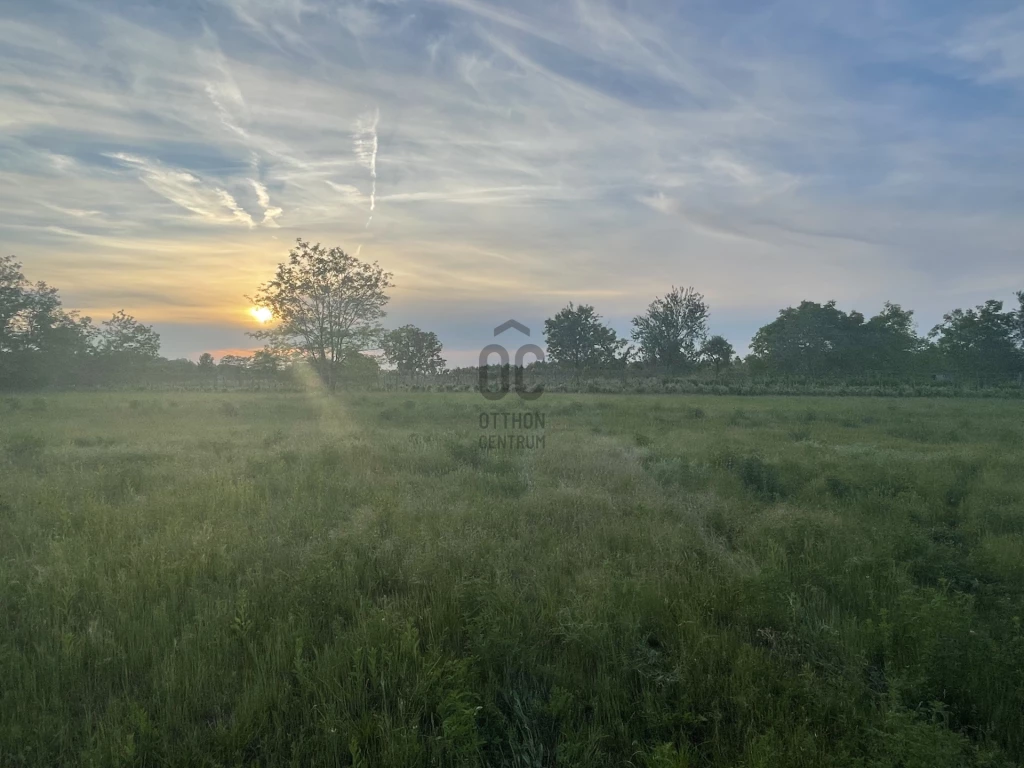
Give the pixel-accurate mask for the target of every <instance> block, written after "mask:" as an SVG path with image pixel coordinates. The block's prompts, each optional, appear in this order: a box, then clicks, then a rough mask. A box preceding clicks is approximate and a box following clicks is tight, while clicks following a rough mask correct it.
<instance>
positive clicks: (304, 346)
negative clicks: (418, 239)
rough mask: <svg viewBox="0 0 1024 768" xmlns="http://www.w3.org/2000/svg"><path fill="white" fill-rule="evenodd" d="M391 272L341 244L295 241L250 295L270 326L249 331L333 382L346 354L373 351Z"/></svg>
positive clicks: (386, 300)
mask: <svg viewBox="0 0 1024 768" xmlns="http://www.w3.org/2000/svg"><path fill="white" fill-rule="evenodd" d="M392 285H393V284H392V282H391V274H390V273H389V272H385V271H384V270H383V269H381V268H380V267H379V266H378V265H377V263H376V262H374V263H373V264H367V263H365V262H362V261H360V260H359V259H357V258H355V257H353V256H349V255H348V254H346V253H345V252H344V251H342V250H341V248H330V249H328V248H325V247H324V246H322V245H320V244H319V243H317V244H316V245H312V244H310V243H308V242H305V241H303V240H302V239H299V240H297V241H296V245H295V247H294V248H292V250H291V252H290V253H289V254H288V260H287V261H285V262H283V263H281V264H279V265H278V266H277V271H276V273H275V275H274V279H272V280H270V281H269V282H267V283H264V284H263V285H261V286H260V287H259V289H258V290H257V292H256V296H255V297H253V298H252V299H250V300H251V301H252V302H253V303H254V304H255V305H256V306H258V307H266V308H267V309H269V310H270V311H271V312H272V313H273V317H274V319H275V320H276V321H277V324H276V326H275V327H273V328H269V329H266V330H261V331H258V332H256V333H252V334H250V335H251V336H254V337H256V338H259V339H267V340H270V341H271V342H272V343H273V344H275V345H277V346H278V347H281V348H287V349H291V350H294V351H296V352H298V353H299V354H301V355H302V356H304V357H306V358H308V359H309V360H310V362H312V363H313V365H314V366H315V367H316V368H317V369H318V370H319V372H320V375H321V376H322V377H323V378H324V380H325V381H326V382H327V383H328V385H329V386H331V387H333V386H334V374H335V368H336V367H337V366H339V365H341V364H342V363H344V362H345V360H346V358H348V357H350V356H351V355H353V354H358V353H360V352H361V351H364V350H368V349H374V348H375V347H376V339H377V338H378V337H379V335H380V332H381V328H380V326H379V325H378V322H377V321H379V320H380V319H381V318H382V317H384V306H385V305H386V304H387V302H388V296H387V294H386V293H385V291H386V290H387V289H388V288H390V287H391V286H392Z"/></svg>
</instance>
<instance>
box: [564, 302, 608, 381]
mask: <svg viewBox="0 0 1024 768" xmlns="http://www.w3.org/2000/svg"><path fill="white" fill-rule="evenodd" d="M544 339H545V342H546V343H547V348H548V351H547V353H548V357H549V358H550V360H551V361H552V362H554V363H560V364H562V365H566V366H569V367H571V368H572V369H573V370H574V371H576V372H577V373H578V372H580V371H581V370H584V369H587V368H596V367H600V366H605V365H614V364H616V363H617V362H618V361H619V359H620V358H619V357H618V355H617V354H616V353H617V352H618V351H619V350H621V349H622V347H624V346H625V345H626V340H625V339H620V338H619V337H618V335H617V334H616V333H615V331H614V330H613V329H612V328H609V327H608V326H607V325H605V324H604V323H602V322H601V316H600V315H599V314H597V312H595V311H594V308H593V307H592V306H590V305H589V304H580V305H579V306H578V307H574V306H573V304H572V302H569V305H568V306H567V307H564V308H563V309H561V310H559V312H558V313H557V314H556V315H555V316H554V317H550V318H548V319H547V320H545V321H544Z"/></svg>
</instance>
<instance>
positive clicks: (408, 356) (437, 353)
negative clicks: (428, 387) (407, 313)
mask: <svg viewBox="0 0 1024 768" xmlns="http://www.w3.org/2000/svg"><path fill="white" fill-rule="evenodd" d="M381 349H382V350H383V352H384V358H385V359H386V360H387V361H388V362H389V363H391V364H392V365H394V366H395V368H397V369H398V372H399V373H402V374H432V373H439V372H440V371H442V370H443V369H444V364H445V361H444V358H443V357H441V342H440V340H439V339H438V338H437V334H436V333H432V332H430V331H424V330H421V329H420V328H417V327H416V326H415V325H403V326H402V327H401V328H396V329H394V330H393V331H388V332H387V333H385V334H383V336H382V337H381Z"/></svg>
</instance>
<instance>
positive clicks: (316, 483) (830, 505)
mask: <svg viewBox="0 0 1024 768" xmlns="http://www.w3.org/2000/svg"><path fill="white" fill-rule="evenodd" d="M527 411H528V412H530V413H531V414H535V415H536V414H540V415H541V416H542V419H541V420H542V421H543V426H542V427H541V426H540V425H539V421H538V419H537V418H536V417H534V418H533V419H532V420H531V428H530V429H527V428H526V427H525V426H524V425H525V423H526V422H525V420H520V422H519V423H518V424H512V425H509V426H507V427H506V425H505V424H504V420H503V419H502V420H501V424H500V428H496V427H495V426H494V423H495V421H496V420H497V419H496V418H495V417H494V416H493V415H494V414H495V413H496V412H497V413H504V412H509V413H524V412H527ZM481 414H489V415H488V416H487V417H486V418H482V417H481ZM1022 416H1024V410H1022V407H1021V405H1020V404H1019V403H1018V402H1014V401H1006V400H972V399H956V400H951V399H946V400H938V399H908V400H898V399H890V398H881V397H876V398H810V397H804V398H802V397H742V398H741V397H726V396H722V397H713V396H678V395H677V396H672V395H649V396H634V395H597V394H594V395H586V394H576V395H573V394H551V393H549V394H545V395H544V396H543V397H541V398H540V399H539V400H536V401H534V402H532V403H523V402H521V401H519V400H518V399H517V398H515V397H514V396H510V397H508V398H506V399H505V400H503V401H501V402H495V403H492V402H487V401H486V400H484V399H483V398H482V397H480V396H479V395H478V394H470V393H466V394H427V393H417V394H401V393H392V394H387V393H380V394H370V393H365V394H348V395H329V394H326V393H324V392H322V391H318V390H316V389H311V390H310V391H309V392H308V393H269V394H268V393H160V394H128V393H125V394H114V393H90V394H86V393H79V394H53V395H45V396H39V397H36V396H18V397H10V398H6V399H2V398H0V766H4V767H5V768H6V767H7V766H44V765H45V766H56V765H86V766H116V765H147V766H167V765H195V766H241V765H263V766H279V765H289V766H308V765H325V766H330V765H339V766H367V767H377V766H485V765H488V766H516V767H522V768H527V767H530V768H533V767H539V766H556V765H557V766H595V767H596V766H602V767H604V766H637V767H638V768H639V767H649V768H678V767H681V766H815V767H817V766H825V765H828V766H851V767H852V766H859V767H863V768H868V767H876V766H878V767H880V766H904V767H906V768H916V767H918V766H920V767H921V768H924V767H925V766H927V767H928V768H932V767H937V766H1012V765H1019V764H1021V762H1022V761H1024V627H1022V621H1021V620H1022V616H1024V471H1022V460H1024V419H1022ZM507 434H512V435H523V434H525V435H528V436H531V437H533V438H534V441H533V443H532V446H531V444H529V443H526V442H524V443H523V444H522V446H521V447H520V444H519V442H518V441H512V445H513V448H512V449H495V450H490V449H489V448H483V447H481V438H482V437H483V438H484V443H485V444H486V445H487V446H490V445H491V444H492V443H494V441H491V440H490V436H491V435H507ZM541 437H542V438H543V440H542V441H541V440H538V439H537V438H541ZM495 444H496V443H495Z"/></svg>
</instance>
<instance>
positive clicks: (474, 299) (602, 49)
mask: <svg viewBox="0 0 1024 768" xmlns="http://www.w3.org/2000/svg"><path fill="white" fill-rule="evenodd" d="M1022 213H1024V6H1022V5H1021V4H1020V3H1019V2H995V1H992V2H987V1H986V0H977V1H976V2H970V3H964V2H962V1H961V0H955V1H953V0H914V1H912V2H900V1H898V0H862V1H858V2H848V3H823V2H820V0H779V1H778V2H749V1H746V0H744V1H740V0H649V1H648V0H636V1H631V0H609V1H607V2H605V1H604V0H559V2H553V1H552V0H518V1H517V2H506V3H499V2H493V1H488V0H359V1H357V2H346V1H345V0H322V1H321V0H181V1H180V2H173V3H172V2H168V1H166V0H165V1H163V2H157V1H156V0H81V1H80V2H70V1H69V2H64V1H61V0H5V1H4V2H3V3H2V6H0V248H2V249H3V250H5V251H6V252H7V253H11V254H14V255H15V256H17V257H18V259H19V260H20V261H22V262H23V264H24V268H25V272H26V274H27V275H28V277H30V278H31V279H33V280H46V281H47V282H49V283H50V284H52V285H55V286H57V287H58V288H60V290H61V295H62V297H63V299H64V302H65V305H66V306H68V307H71V308H78V309H81V310H82V311H83V312H84V313H85V314H88V315H90V316H92V317H93V318H94V319H96V320H100V319H103V318H104V317H108V316H109V315H110V314H112V313H113V312H114V311H116V310H118V309H122V308H123V309H124V310H126V311H127V312H129V313H130V314H133V315H135V316H136V317H138V318H139V319H140V320H142V321H144V322H147V323H152V324H154V325H155V326H156V328H157V330H159V331H160V332H161V334H162V337H163V341H164V346H163V354H164V355H165V356H167V357H171V358H175V357H191V358H193V359H195V358H197V357H198V355H199V354H200V353H201V352H203V351H213V352H214V353H215V354H217V355H219V354H223V353H225V352H231V351H237V350H240V349H245V348H257V347H258V346H259V343H258V342H256V341H255V340H253V339H251V338H249V337H247V336H246V331H251V330H254V325H255V322H254V320H253V318H252V317H251V315H250V314H249V310H250V308H251V303H250V302H249V301H248V300H247V299H246V298H245V296H246V294H252V293H254V292H255V289H256V288H257V286H258V285H259V284H260V283H261V282H263V281H265V280H267V279H269V278H270V277H271V275H272V273H273V270H274V266H275V265H276V264H277V263H278V262H280V261H282V260H284V259H285V258H286V257H287V253H288V250H289V248H290V247H291V245H292V244H293V243H294V242H295V239H296V238H300V237H301V238H303V239H305V240H310V241H313V242H322V243H324V244H325V245H331V246H334V245H337V246H340V247H342V248H343V249H344V250H345V251H346V252H348V253H351V254H354V255H358V256H359V258H361V259H363V260H366V261H377V262H379V263H380V264H381V265H382V266H383V267H385V268H386V269H387V270H389V271H391V272H392V273H393V274H394V278H393V279H394V282H395V287H394V288H393V289H392V291H391V294H390V295H391V302H390V304H389V307H388V316H387V318H386V321H385V324H386V325H387V326H388V327H397V326H399V325H403V324H405V323H413V324H415V325H418V326H420V327H422V328H424V329H426V330H432V331H435V332H436V333H437V334H438V335H439V337H440V338H441V341H442V342H443V343H444V345H445V357H447V358H448V360H449V363H450V364H453V365H455V364H458V365H468V364H472V363H473V362H474V361H475V359H476V357H477V354H478V351H479V350H480V349H481V347H482V346H483V345H485V344H487V343H489V342H491V341H493V337H492V331H493V328H494V327H495V326H497V325H499V324H500V323H502V322H503V321H505V320H507V319H509V318H515V319H517V320H519V321H521V322H523V323H525V324H526V325H527V326H529V327H530V328H531V329H532V339H531V341H538V340H540V337H541V334H542V328H543V320H544V318H546V317H550V316H551V315H553V314H554V313H555V312H556V311H557V310H558V309H559V308H561V307H562V306H564V305H565V304H567V303H568V302H570V301H572V302H575V303H589V304H593V305H595V307H596V308H597V310H598V312H599V313H600V314H601V315H603V316H604V317H605V318H606V320H607V321H608V322H609V323H610V324H611V325H612V326H613V327H615V328H616V329H617V330H618V331H619V332H620V333H623V334H628V332H629V327H630V322H629V321H630V318H631V317H633V316H634V315H636V314H639V313H641V312H642V311H643V310H644V309H645V308H646V306H647V305H648V304H649V303H650V302H651V301H652V300H653V299H654V298H655V297H656V296H660V295H664V293H665V292H666V291H668V290H669V289H670V288H671V287H672V286H673V285H675V286H688V285H692V286H694V287H695V288H697V289H698V290H699V291H701V292H702V293H703V294H704V295H705V296H706V298H707V300H708V303H709V305H710V307H711V323H710V325H711V331H712V332H713V333H720V334H723V335H725V336H726V337H727V338H729V339H730V340H731V341H733V343H734V344H735V345H736V347H737V348H738V349H739V350H741V351H742V350H744V349H745V348H746V345H747V343H748V341H749V339H750V337H751V336H752V335H753V334H754V333H755V332H756V330H757V328H758V327H760V326H761V325H763V324H765V323H767V322H770V321H771V320H772V319H773V318H774V317H775V316H776V313H777V312H778V310H779V309H780V308H782V307H785V306H789V305H794V304H797V303H798V302H800V301H801V300H803V299H810V300H814V301H826V300H830V299H835V300H836V301H837V302H838V303H839V305H840V307H842V308H844V309H846V310H850V309H857V310H859V311H861V312H864V313H865V314H867V315H871V314H873V313H875V312H877V311H878V309H880V308H881V306H882V304H883V302H885V301H893V302H897V303H900V304H902V305H903V306H904V307H909V308H912V309H914V310H916V316H917V318H918V322H919V329H920V330H922V331H927V330H928V329H929V328H930V327H931V326H932V325H934V324H935V323H936V322H938V321H939V320H940V319H941V315H942V313H943V312H945V311H948V310H950V309H952V308H954V307H959V306H967V305H972V304H977V303H980V302H981V301H983V300H985V299H988V298H999V299H1004V300H1007V301H1008V300H1009V299H1010V298H1011V296H1012V293H1013V291H1015V290H1020V289H1024V247H1022V244H1024V215H1022Z"/></svg>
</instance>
